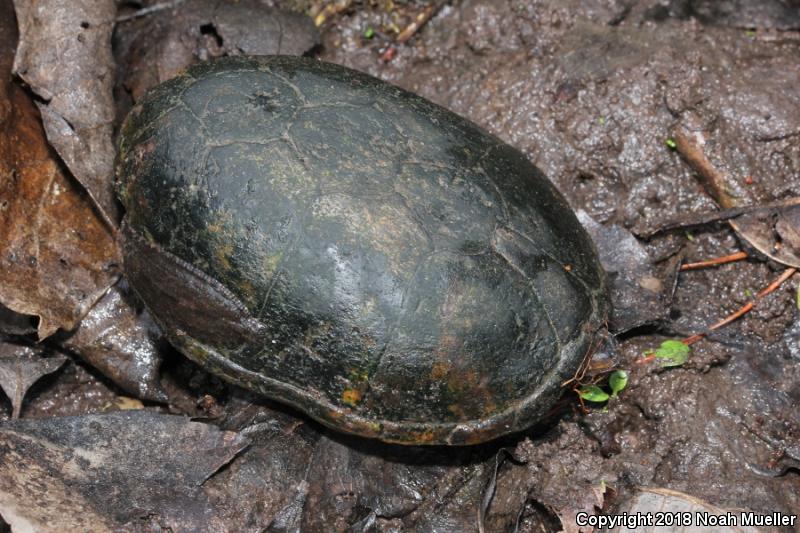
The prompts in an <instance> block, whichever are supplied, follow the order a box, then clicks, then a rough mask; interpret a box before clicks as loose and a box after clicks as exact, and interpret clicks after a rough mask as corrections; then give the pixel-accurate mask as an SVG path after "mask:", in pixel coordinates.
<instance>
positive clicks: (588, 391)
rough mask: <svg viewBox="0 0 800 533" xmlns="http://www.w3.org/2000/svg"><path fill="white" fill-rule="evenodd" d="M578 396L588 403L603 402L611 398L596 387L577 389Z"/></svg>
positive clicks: (585, 386) (588, 386) (589, 386)
mask: <svg viewBox="0 0 800 533" xmlns="http://www.w3.org/2000/svg"><path fill="white" fill-rule="evenodd" d="M578 396H580V397H581V398H583V399H584V400H587V401H589V402H597V403H601V402H605V401H607V400H608V399H609V398H611V396H609V395H608V393H607V392H606V391H604V390H603V389H601V388H600V387H598V386H597V385H584V386H582V387H581V388H580V389H578Z"/></svg>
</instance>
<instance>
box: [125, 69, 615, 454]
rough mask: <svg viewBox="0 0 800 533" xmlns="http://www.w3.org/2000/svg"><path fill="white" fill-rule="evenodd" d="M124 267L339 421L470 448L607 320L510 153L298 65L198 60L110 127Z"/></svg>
mask: <svg viewBox="0 0 800 533" xmlns="http://www.w3.org/2000/svg"><path fill="white" fill-rule="evenodd" d="M117 171H118V177H119V194H120V198H121V200H122V202H123V204H124V205H125V208H126V210H127V214H126V220H125V223H124V236H125V247H124V248H125V250H124V251H125V268H126V272H127V275H128V277H129V280H130V283H131V285H132V286H133V287H134V289H135V290H136V292H137V293H138V294H139V295H140V297H141V298H142V300H143V301H144V303H145V304H146V305H147V307H148V308H149V310H150V311H151V312H152V314H153V315H154V317H155V319H156V320H157V321H158V322H159V323H160V325H161V326H162V327H163V329H164V331H165V333H166V335H167V337H168V338H169V339H170V341H171V342H172V343H173V344H174V345H175V346H177V347H178V348H179V349H180V350H182V351H183V352H184V353H185V354H186V355H187V356H189V357H190V358H191V359H193V360H195V361H197V362H198V363H199V364H201V365H202V366H204V367H205V368H207V369H209V370H211V371H212V372H214V373H216V374H218V375H220V376H222V377H224V378H226V379H228V380H230V381H231V382H233V383H236V384H238V385H241V386H244V387H247V388H249V389H253V390H255V391H258V392H260V393H263V394H264V395H266V396H269V397H271V398H274V399H277V400H279V401H281V402H285V403H287V404H290V405H292V406H294V407H296V408H298V409H300V410H301V411H304V412H305V413H307V414H308V415H310V416H312V417H313V418H315V419H317V420H319V421H320V422H322V423H324V424H326V425H328V426H330V427H332V428H335V429H338V430H341V431H346V432H351V433H356V434H359V435H363V436H367V437H375V438H379V439H382V440H385V441H389V442H399V443H404V444H472V443H477V442H482V441H486V440H489V439H492V438H494V437H498V436H500V435H503V434H506V433H509V432H513V431H517V430H521V429H524V428H526V427H528V426H530V425H531V424H532V423H533V422H535V421H536V420H537V419H539V418H541V417H542V416H543V415H544V414H545V413H546V412H547V410H548V409H549V408H550V407H551V406H552V404H553V402H554V400H555V398H556V397H557V396H558V394H559V392H560V388H561V384H562V383H563V382H564V381H565V380H567V379H569V378H570V377H572V376H573V374H574V373H575V371H576V369H577V368H578V367H579V365H580V364H581V362H582V360H583V359H584V357H585V356H586V355H587V352H588V351H589V349H590V345H591V344H592V340H593V338H594V337H595V333H596V332H597V331H598V330H599V329H600V328H601V327H602V326H603V324H604V322H605V317H606V312H607V300H606V294H605V282H604V274H603V271H602V268H601V267H600V264H599V263H598V260H597V256H596V253H595V250H594V247H593V244H592V243H591V241H590V239H589V238H588V236H587V234H586V233H585V232H584V230H583V228H582V227H581V225H580V224H579V223H578V221H577V219H576V217H575V215H574V214H573V212H572V211H571V210H570V208H569V206H568V205H567V203H566V202H565V201H564V199H563V198H562V197H561V195H560V194H559V193H558V192H557V191H556V189H555V188H554V187H553V185H551V184H550V182H549V181H548V180H547V179H546V178H545V177H544V176H543V175H542V173H541V172H540V171H539V170H538V169H537V168H536V167H534V166H533V165H532V164H531V163H530V162H529V161H528V160H527V159H526V158H525V156H524V155H523V154H521V153H520V152H519V151H517V150H515V149H514V148H512V147H510V146H509V145H507V144H505V143H504V142H502V141H500V140H499V139H497V138H496V137H494V136H493V135H490V134H489V133H487V132H486V131H484V130H483V129H481V128H479V127H478V126H476V125H475V124H473V123H471V122H469V121H467V120H465V119H463V118H461V117H459V116H457V115H455V114H454V113H452V112H450V111H447V110H446V109H444V108H442V107H439V106H437V105H435V104H433V103H431V102H429V101H427V100H425V99H423V98H420V97H418V96H415V95H413V94H410V93H408V92H406V91H404V90H402V89H399V88H397V87H394V86H392V85H389V84H387V83H384V82H382V81H380V80H377V79H375V78H373V77H370V76H368V75H366V74H362V73H359V72H355V71H353V70H349V69H347V68H344V67H341V66H337V65H332V64H327V63H322V62H319V61H315V60H310V59H303V58H297V57H279V56H276V57H236V58H226V59H220V60H216V61H213V62H208V63H203V64H198V65H195V66H193V67H191V68H189V70H188V71H187V72H186V73H185V74H183V75H181V76H179V77H177V78H175V79H172V80H170V81H168V82H166V83H164V84H162V85H160V86H158V87H157V88H155V89H154V90H152V91H151V92H150V93H148V94H147V95H146V97H145V98H143V99H142V101H141V102H140V103H139V104H138V105H137V106H136V107H134V109H133V110H132V112H131V113H130V115H129V117H128V118H127V120H126V122H125V125H124V127H123V131H122V138H121V141H120V155H119V160H118V169H117Z"/></svg>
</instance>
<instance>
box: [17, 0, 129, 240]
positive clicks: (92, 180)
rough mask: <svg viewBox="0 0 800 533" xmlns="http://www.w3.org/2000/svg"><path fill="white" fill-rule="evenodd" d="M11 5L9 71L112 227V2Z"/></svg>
mask: <svg viewBox="0 0 800 533" xmlns="http://www.w3.org/2000/svg"><path fill="white" fill-rule="evenodd" d="M14 7H15V8H16V12H17V20H18V21H19V29H20V42H19V45H18V47H17V55H16V58H15V60H14V73H16V74H17V75H18V76H19V77H21V78H22V79H23V80H25V82H26V83H28V85H30V87H31V89H33V91H34V92H35V93H36V94H37V95H39V96H40V97H41V98H42V100H44V102H41V103H37V105H38V106H39V109H40V110H41V112H42V118H43V121H44V127H45V131H46V132H47V138H48V139H49V141H50V143H51V144H52V145H53V147H54V148H55V149H56V151H57V152H58V154H59V155H60V156H61V158H62V159H63V160H64V162H65V163H66V165H67V167H68V168H69V169H70V171H71V172H72V174H73V175H74V176H75V177H76V178H77V180H78V181H79V182H80V183H81V184H82V185H83V186H84V187H86V189H87V190H88V191H89V194H90V195H91V197H92V198H93V199H94V200H95V202H96V203H97V205H98V206H99V209H100V211H101V213H102V214H103V216H104V217H105V219H106V222H107V223H109V225H111V226H112V227H114V226H116V224H117V222H118V221H119V216H120V210H119V205H118V204H117V201H116V197H115V195H114V190H113V165H114V153H115V152H114V146H113V144H112V133H113V129H112V128H113V125H112V123H113V120H114V100H113V96H112V88H113V84H114V62H113V57H112V55H111V32H112V30H113V27H114V23H113V21H114V16H115V14H116V6H115V4H114V1H113V0H80V1H73V2H63V1H62V0H15V1H14Z"/></svg>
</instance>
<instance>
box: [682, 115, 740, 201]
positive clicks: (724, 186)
mask: <svg viewBox="0 0 800 533" xmlns="http://www.w3.org/2000/svg"><path fill="white" fill-rule="evenodd" d="M672 137H673V139H674V140H675V148H676V149H677V150H678V153H680V154H681V155H682V156H683V158H684V159H686V162H687V163H689V166H691V167H692V168H693V169H694V170H695V172H697V174H698V176H700V178H702V180H703V184H704V185H705V186H706V189H707V190H708V192H709V193H710V194H711V195H712V196H713V197H714V200H716V202H717V204H719V205H720V207H722V208H723V209H730V208H731V207H736V204H737V203H739V202H737V201H736V199H735V198H734V197H733V196H732V195H731V194H730V192H729V191H728V180H727V179H726V177H725V175H724V174H723V173H722V172H720V171H719V170H718V169H717V168H716V167H715V166H714V164H713V163H712V162H711V161H710V160H709V159H708V156H707V155H706V153H705V150H704V149H703V147H704V146H705V144H706V139H705V136H704V135H703V133H702V131H690V130H689V129H688V128H686V127H679V128H677V129H676V130H675V132H674V133H673V135H672Z"/></svg>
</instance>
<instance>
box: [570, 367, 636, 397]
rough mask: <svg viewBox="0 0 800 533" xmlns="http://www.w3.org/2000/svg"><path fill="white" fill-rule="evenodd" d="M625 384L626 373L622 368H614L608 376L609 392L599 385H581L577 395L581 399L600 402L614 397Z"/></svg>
mask: <svg viewBox="0 0 800 533" xmlns="http://www.w3.org/2000/svg"><path fill="white" fill-rule="evenodd" d="M627 385H628V373H627V372H625V371H624V370H615V371H614V372H612V373H611V374H609V376H608V386H609V387H610V388H611V394H609V393H607V392H606V391H604V390H603V389H602V388H601V387H600V386H599V385H583V386H582V387H581V388H580V389H578V391H577V392H578V396H580V397H581V399H583V400H586V401H589V402H595V403H602V402H607V401H608V400H610V399H611V398H616V397H617V395H618V394H619V393H620V392H621V391H622V389H624V388H625V387H626V386H627Z"/></svg>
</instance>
